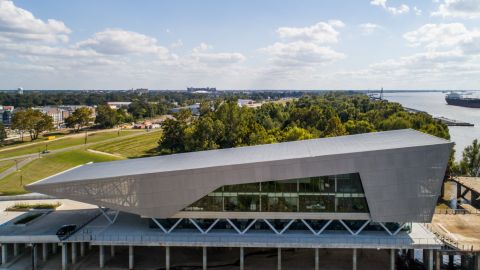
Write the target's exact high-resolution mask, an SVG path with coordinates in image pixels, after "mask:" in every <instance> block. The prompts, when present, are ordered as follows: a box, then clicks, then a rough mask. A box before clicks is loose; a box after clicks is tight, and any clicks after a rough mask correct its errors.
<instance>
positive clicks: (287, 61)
mask: <svg viewBox="0 0 480 270" xmlns="http://www.w3.org/2000/svg"><path fill="white" fill-rule="evenodd" d="M260 50H261V51H262V52H265V53H267V54H268V55H270V57H271V60H272V61H273V62H274V63H275V64H277V65H280V66H302V65H315V64H325V63H330V62H333V61H335V60H340V59H343V58H345V57H346V56H345V55H344V54H343V53H339V52H336V51H334V50H333V49H331V48H329V47H323V46H319V45H317V44H315V43H311V42H304V41H296V42H290V43H282V42H277V43H275V44H273V45H270V46H268V47H266V48H262V49H260Z"/></svg>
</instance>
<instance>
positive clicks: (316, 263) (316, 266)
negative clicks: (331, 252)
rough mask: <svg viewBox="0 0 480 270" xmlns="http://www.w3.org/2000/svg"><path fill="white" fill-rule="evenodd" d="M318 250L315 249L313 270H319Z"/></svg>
mask: <svg viewBox="0 0 480 270" xmlns="http://www.w3.org/2000/svg"><path fill="white" fill-rule="evenodd" d="M318 253H319V250H318V248H316V249H315V270H319V269H320V258H319V257H320V256H319V254H318Z"/></svg>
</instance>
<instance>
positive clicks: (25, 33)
mask: <svg viewBox="0 0 480 270" xmlns="http://www.w3.org/2000/svg"><path fill="white" fill-rule="evenodd" d="M70 33H71V30H70V29H69V28H68V27H66V26H65V24H64V23H63V22H61V21H57V20H54V19H48V20H47V21H46V22H45V21H42V20H40V19H37V18H35V16H33V14H32V13H31V12H29V11H27V10H24V9H22V8H19V7H16V6H15V4H14V3H13V1H10V0H0V40H3V41H10V42H12V41H39V42H67V41H68V34H70Z"/></svg>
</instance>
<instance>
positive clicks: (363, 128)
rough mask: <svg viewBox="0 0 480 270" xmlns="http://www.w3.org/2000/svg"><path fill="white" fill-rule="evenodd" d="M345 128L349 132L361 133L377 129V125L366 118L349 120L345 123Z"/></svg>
mask: <svg viewBox="0 0 480 270" xmlns="http://www.w3.org/2000/svg"><path fill="white" fill-rule="evenodd" d="M345 129H346V130H347V132H348V134H360V133H368V132H373V131H375V127H374V126H373V125H372V124H371V123H369V122H368V121H365V120H360V121H356V120H348V121H347V122H346V123H345Z"/></svg>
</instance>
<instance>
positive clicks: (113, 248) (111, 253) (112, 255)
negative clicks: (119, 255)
mask: <svg viewBox="0 0 480 270" xmlns="http://www.w3.org/2000/svg"><path fill="white" fill-rule="evenodd" d="M110 256H111V257H112V258H113V257H115V246H110Z"/></svg>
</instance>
